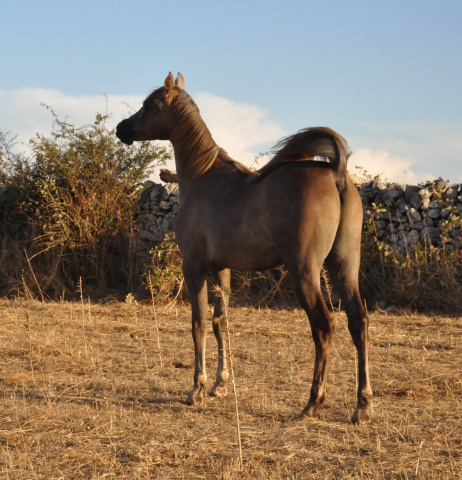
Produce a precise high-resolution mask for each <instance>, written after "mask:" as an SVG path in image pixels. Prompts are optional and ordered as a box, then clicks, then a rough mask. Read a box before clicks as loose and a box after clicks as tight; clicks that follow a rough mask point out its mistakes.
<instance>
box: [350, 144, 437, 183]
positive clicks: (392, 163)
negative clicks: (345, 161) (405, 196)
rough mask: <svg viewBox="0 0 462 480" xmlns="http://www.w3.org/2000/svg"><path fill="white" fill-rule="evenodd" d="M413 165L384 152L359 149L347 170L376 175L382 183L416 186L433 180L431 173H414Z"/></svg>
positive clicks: (407, 159)
mask: <svg viewBox="0 0 462 480" xmlns="http://www.w3.org/2000/svg"><path fill="white" fill-rule="evenodd" d="M414 165H415V162H414V161H413V160H411V159H409V158H406V157H399V156H397V155H392V154H391V153H390V152H387V151H386V150H371V149H369V148H359V149H358V150H356V151H355V152H354V153H353V155H352V156H351V157H350V160H349V168H348V170H349V171H350V172H352V173H357V172H361V170H363V172H362V173H365V174H367V175H371V176H373V177H375V176H377V175H378V176H380V178H381V179H382V180H383V181H386V180H388V181H393V182H398V183H401V184H416V183H420V182H424V181H426V180H429V179H434V178H435V176H434V175H433V174H431V173H417V172H415V171H414V169H413V166H414ZM357 168H358V170H357Z"/></svg>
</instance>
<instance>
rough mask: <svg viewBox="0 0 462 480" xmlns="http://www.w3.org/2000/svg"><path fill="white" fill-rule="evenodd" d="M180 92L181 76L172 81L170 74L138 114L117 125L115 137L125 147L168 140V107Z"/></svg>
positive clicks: (182, 87) (181, 88) (148, 98)
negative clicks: (139, 141) (146, 141)
mask: <svg viewBox="0 0 462 480" xmlns="http://www.w3.org/2000/svg"><path fill="white" fill-rule="evenodd" d="M181 90H184V78H183V75H181V73H178V75H177V78H176V80H175V81H174V78H173V75H172V73H171V72H170V73H169V75H168V77H167V78H166V79H165V82H164V86H163V87H160V88H158V89H157V90H154V92H152V93H151V94H150V95H149V96H148V97H147V98H146V100H145V101H144V102H143V106H142V107H141V109H140V110H138V112H136V113H135V114H133V115H132V116H131V117H129V118H127V119H126V120H123V121H122V122H120V123H119V124H118V125H117V137H118V138H119V139H120V140H121V141H122V142H123V143H126V144H127V145H131V144H132V143H133V142H135V141H138V140H169V139H170V127H171V117H172V112H171V108H170V107H171V105H172V102H173V101H174V99H175V97H177V96H178V94H179V93H180V92H181Z"/></svg>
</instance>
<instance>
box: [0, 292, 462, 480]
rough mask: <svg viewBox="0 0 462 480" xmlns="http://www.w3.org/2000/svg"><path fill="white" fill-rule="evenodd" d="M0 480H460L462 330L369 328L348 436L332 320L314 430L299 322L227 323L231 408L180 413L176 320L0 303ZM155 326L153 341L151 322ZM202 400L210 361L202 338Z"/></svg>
mask: <svg viewBox="0 0 462 480" xmlns="http://www.w3.org/2000/svg"><path fill="white" fill-rule="evenodd" d="M0 309H1V311H2V322H1V325H0V335H1V338H2V339H3V347H2V350H1V351H0V359H1V360H0V361H1V364H2V373H1V380H2V381H1V390H0V391H1V407H2V408H1V410H0V420H1V421H0V477H1V478H5V479H9V480H15V479H18V480H19V479H20V480H28V479H47V480H50V479H61V478H66V479H67V480H74V479H86V480H90V479H102V478H113V479H115V478H124V479H128V480H130V479H157V478H159V479H188V480H189V479H204V478H207V479H227V480H234V479H255V478H258V479H263V478H264V479H274V480H276V479H278V480H280V479H304V480H305V479H308V480H309V479H319V478H322V479H332V480H333V479H335V480H341V479H345V480H346V479H390V478H396V479H403V480H404V479H456V478H461V477H462V430H461V428H460V412H461V411H462V404H461V403H462V400H461V399H462V377H461V365H462V348H461V345H462V325H461V323H460V319H458V318H452V317H448V316H423V315H406V314H403V315H385V314H374V315H372V316H371V326H370V333H371V358H370V362H371V377H372V378H371V380H372V387H373V390H374V394H375V418H374V421H373V422H372V423H371V424H369V425H364V426H353V425H351V424H350V423H349V418H350V417H351V414H352V412H353V409H354V406H355V373H354V372H355V354H354V349H353V348H352V342H351V340H350V338H349V334H348V330H347V327H346V318H345V316H344V314H343V313H341V312H335V317H336V323H337V329H336V335H335V338H334V345H333V349H332V360H331V367H330V372H329V375H328V380H329V390H328V396H327V400H326V404H325V407H324V408H323V409H322V413H321V415H322V418H321V419H320V420H309V419H304V420H303V421H297V420H296V419H295V418H294V415H295V414H297V413H299V412H300V411H301V409H302V408H303V406H304V405H305V404H306V402H307V399H308V395H309V386H310V382H311V376H312V364H313V356H314V347H313V344H312V341H311V336H310V334H309V325H308V321H307V319H306V316H305V315H304V313H303V312H301V311H300V310H269V309H261V310H260V309H252V308H231V309H230V312H229V317H230V331H231V342H232V350H233V353H234V355H233V362H234V371H235V375H236V386H237V392H238V402H239V412H240V415H239V418H240V427H241V439H242V447H243V469H242V470H239V462H238V448H237V447H238V445H237V433H236V421H235V414H234V399H233V396H232V394H229V396H228V397H227V398H225V399H216V400H212V399H208V400H207V403H206V405H205V406H204V407H203V408H193V407H189V406H186V404H185V399H186V393H187V392H188V390H189V389H190V388H191V386H192V376H193V365H194V359H193V347H192V340H191V334H190V311H189V308H186V307H179V306H177V307H169V308H168V309H163V307H162V306H161V305H148V304H146V305H145V304H139V303H137V302H136V301H134V300H133V297H129V298H127V302H125V303H112V304H106V305H95V304H91V303H89V302H88V301H87V300H86V299H85V298H82V301H81V302H78V303H39V302H37V301H28V300H24V299H16V300H10V301H6V300H3V301H1V302H0ZM154 319H156V320H157V325H158V332H159V333H158V334H159V338H157V332H156V328H155V325H156V322H155V321H154ZM208 340H209V348H208V353H207V361H208V367H209V376H210V384H211V382H212V377H213V374H214V370H215V366H216V347H215V342H214V338H213V335H212V334H211V325H209V338H208Z"/></svg>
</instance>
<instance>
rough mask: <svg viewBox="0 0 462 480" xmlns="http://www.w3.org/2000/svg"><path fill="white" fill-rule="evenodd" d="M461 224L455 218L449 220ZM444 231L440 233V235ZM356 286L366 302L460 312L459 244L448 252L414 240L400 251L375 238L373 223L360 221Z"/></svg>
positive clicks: (461, 260)
mask: <svg viewBox="0 0 462 480" xmlns="http://www.w3.org/2000/svg"><path fill="white" fill-rule="evenodd" d="M454 221H457V222H458V225H460V224H462V218H461V217H457V218H456V219H455V220H454V219H453V220H452V223H451V224H448V226H447V228H448V230H450V229H453V228H454V224H453V222H454ZM445 234H447V232H445V233H443V234H442V236H443V238H444V236H445ZM360 286H361V291H362V294H363V295H364V297H365V298H366V300H367V302H368V304H369V305H374V304H375V303H376V302H377V301H382V302H385V303H386V304H388V305H390V304H391V305H395V306H396V307H399V308H402V309H405V310H407V309H415V310H419V311H426V312H428V311H433V312H438V311H440V312H447V313H457V312H461V311H462V247H461V245H457V244H456V248H455V249H454V250H453V251H451V252H446V251H445V249H444V244H443V248H436V247H433V246H431V245H423V244H422V243H418V244H417V245H416V246H415V248H412V249H411V248H407V249H406V252H405V254H401V253H399V252H398V251H396V250H395V249H393V248H392V247H391V246H389V245H387V244H386V243H384V242H383V241H380V240H377V237H376V232H375V230H374V228H373V222H367V221H365V223H364V228H363V245H362V261H361V271H360Z"/></svg>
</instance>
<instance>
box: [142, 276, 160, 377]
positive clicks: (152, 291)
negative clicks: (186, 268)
mask: <svg viewBox="0 0 462 480" xmlns="http://www.w3.org/2000/svg"><path fill="white" fill-rule="evenodd" d="M146 283H147V287H148V290H149V293H150V294H151V306H152V311H153V313H154V322H155V325H156V336H157V350H158V352H159V361H160V367H161V368H162V369H163V368H164V362H163V360H162V349H161V348H160V333H159V322H158V319H157V310H156V305H155V288H154V284H153V281H152V277H151V272H149V273H148V276H147V279H146Z"/></svg>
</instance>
